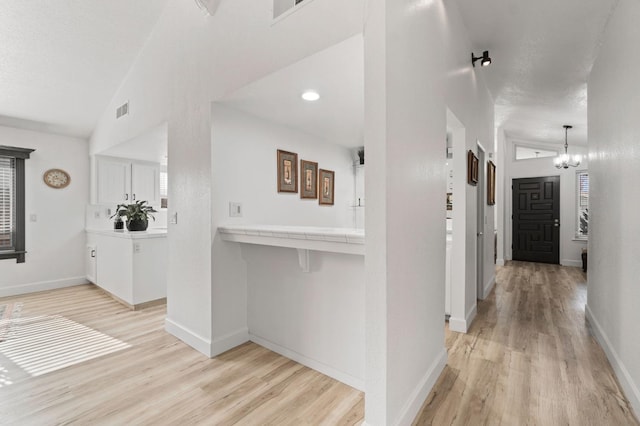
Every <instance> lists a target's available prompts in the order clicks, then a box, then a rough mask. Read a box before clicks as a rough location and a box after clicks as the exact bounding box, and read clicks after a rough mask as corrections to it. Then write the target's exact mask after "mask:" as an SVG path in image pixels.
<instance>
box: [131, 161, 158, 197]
mask: <svg viewBox="0 0 640 426" xmlns="http://www.w3.org/2000/svg"><path fill="white" fill-rule="evenodd" d="M131 199H132V201H138V200H147V201H148V202H149V204H151V205H158V204H160V165H159V164H146V163H132V164H131Z"/></svg>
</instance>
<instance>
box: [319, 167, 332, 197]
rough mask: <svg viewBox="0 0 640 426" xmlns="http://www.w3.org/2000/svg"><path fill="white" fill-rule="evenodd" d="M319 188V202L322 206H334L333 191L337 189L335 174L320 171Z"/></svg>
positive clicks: (329, 171)
mask: <svg viewBox="0 0 640 426" xmlns="http://www.w3.org/2000/svg"><path fill="white" fill-rule="evenodd" d="M319 177H320V179H319V185H318V186H319V187H320V196H319V197H318V198H319V202H320V204H323V205H327V206H332V205H333V191H334V188H335V182H334V180H335V173H334V172H332V171H331V170H323V169H320V171H319Z"/></svg>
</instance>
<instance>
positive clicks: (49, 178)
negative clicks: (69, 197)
mask: <svg viewBox="0 0 640 426" xmlns="http://www.w3.org/2000/svg"><path fill="white" fill-rule="evenodd" d="M42 180H44V183H46V184H47V185H48V186H50V187H51V188H55V189H62V188H66V187H67V186H68V185H69V184H70V183H71V176H69V173H67V172H65V171H64V170H61V169H51V170H47V171H46V172H44V175H43V176H42Z"/></svg>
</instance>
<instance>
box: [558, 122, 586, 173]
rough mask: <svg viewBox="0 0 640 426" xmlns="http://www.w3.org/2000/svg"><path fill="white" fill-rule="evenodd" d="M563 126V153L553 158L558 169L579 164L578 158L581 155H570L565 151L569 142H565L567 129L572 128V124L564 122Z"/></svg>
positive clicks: (579, 158)
mask: <svg viewBox="0 0 640 426" xmlns="http://www.w3.org/2000/svg"><path fill="white" fill-rule="evenodd" d="M563 127H564V154H562V155H559V156H557V157H556V159H555V160H554V164H555V165H556V168H558V169H568V168H569V167H578V166H579V165H580V160H582V157H580V156H579V155H574V156H573V157H570V156H569V154H568V153H567V149H568V148H569V144H568V143H567V131H568V130H569V129H572V128H573V126H569V125H568V124H565V125H564V126H563Z"/></svg>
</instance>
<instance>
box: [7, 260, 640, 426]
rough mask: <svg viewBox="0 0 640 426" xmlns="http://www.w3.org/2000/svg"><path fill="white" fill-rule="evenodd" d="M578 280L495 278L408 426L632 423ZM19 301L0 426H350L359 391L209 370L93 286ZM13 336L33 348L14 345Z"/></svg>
mask: <svg viewBox="0 0 640 426" xmlns="http://www.w3.org/2000/svg"><path fill="white" fill-rule="evenodd" d="M584 281H585V276H584V274H583V273H582V272H581V271H580V270H579V269H577V268H562V267H558V266H549V265H541V264H528V263H518V262H513V263H511V264H510V265H509V266H507V267H503V268H499V270H498V279H497V284H496V289H495V291H494V292H493V293H492V295H491V296H490V297H489V298H488V299H487V300H486V301H484V302H481V303H480V304H479V307H478V309H479V312H478V317H477V319H476V321H475V322H474V324H473V326H472V328H471V330H470V332H469V334H466V335H463V334H458V333H453V332H449V331H448V330H447V332H446V344H447V347H448V348H449V362H448V365H447V367H446V369H445V371H444V373H443V374H442V376H441V377H440V379H439V381H438V383H437V384H436V386H435V388H434V390H433V391H432V392H431V394H430V395H429V397H428V399H427V401H426V402H425V404H424V406H423V409H422V412H421V414H420V415H419V416H418V418H417V419H416V422H415V424H418V425H423V424H433V425H438V426H439V425H450V424H453V425H483V424H486V425H500V424H501V425H542V426H547V425H594V426H595V425H598V426H605V425H638V424H639V423H638V422H637V421H636V420H635V418H634V417H633V415H632V414H631V412H630V409H629V406H628V402H627V401H626V399H625V398H624V396H623V395H622V393H621V391H620V389H619V386H618V384H617V383H616V381H615V379H614V376H613V373H612V370H611V367H610V366H609V364H608V362H607V360H606V358H605V355H604V353H603V352H602V350H601V349H600V347H598V345H597V344H596V343H595V342H594V341H593V339H592V338H591V337H590V336H589V334H588V331H587V329H586V326H585V322H584V303H585V301H586V287H585V285H584ZM18 301H19V302H21V303H22V304H23V307H22V317H21V318H22V320H21V321H20V323H19V325H18V326H17V328H16V329H14V338H12V339H10V340H7V341H6V342H3V343H0V424H3V425H4V424H18V425H49V424H91V425H95V424H116V425H120V424H127V425H129V424H150V425H168V424H216V425H217V424H221V425H231V424H243V425H266V424H273V425H287V424H292V425H293V424H295V425H301V424H308V425H315V424H326V425H334V424H359V423H361V422H362V419H363V416H364V401H363V394H362V393H361V392H358V391H356V390H354V389H352V388H350V387H348V386H346V385H343V384H341V383H339V382H336V381H334V380H332V379H330V378H328V377H326V376H323V375H322V374H320V373H317V372H315V371H313V370H310V369H308V368H306V367H303V366H301V365H299V364H296V363H294V362H293V361H290V360H288V359H286V358H283V357H281V356H279V355H276V354H274V353H273V352H270V351H268V350H266V349H264V348H262V347H260V346H258V345H255V344H252V343H248V344H245V345H242V346H240V347H238V348H236V349H234V350H232V351H229V352H227V353H225V354H223V355H221V356H219V357H217V358H216V359H213V360H210V359H207V358H205V357H204V356H202V355H201V354H199V353H198V352H196V351H194V350H193V349H191V348H189V347H187V346H186V345H184V344H183V343H181V342H180V341H178V340H177V339H175V338H174V337H172V336H170V335H168V334H166V333H165V332H164V331H163V320H164V307H162V306H159V307H152V308H148V309H144V310H142V311H136V312H132V311H129V310H128V309H126V308H124V307H122V306H121V305H119V304H118V303H116V302H114V301H113V300H112V299H110V298H109V297H108V296H105V295H104V294H103V293H102V292H101V291H99V290H97V289H96V288H95V287H92V286H80V287H74V288H68V289H62V290H55V291H51V292H45V293H38V294H33V295H27V296H20V297H13V298H4V299H0V304H4V303H8V302H9V303H10V302H18ZM20 330H22V331H28V332H29V334H30V335H33V336H34V337H33V338H32V339H29V340H26V341H21V342H22V343H20V344H18V342H19V341H20V340H19V339H18V337H17V336H18V335H19V334H20ZM79 341H84V342H88V343H87V344H80V343H79ZM11 345H13V346H11ZM56 345H58V346H56ZM87 345H88V346H87ZM38 348H40V349H38ZM42 348H44V349H42ZM94 356H95V358H92V357H94ZM63 366H66V367H65V368H62V369H58V370H56V368H59V367H63Z"/></svg>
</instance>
